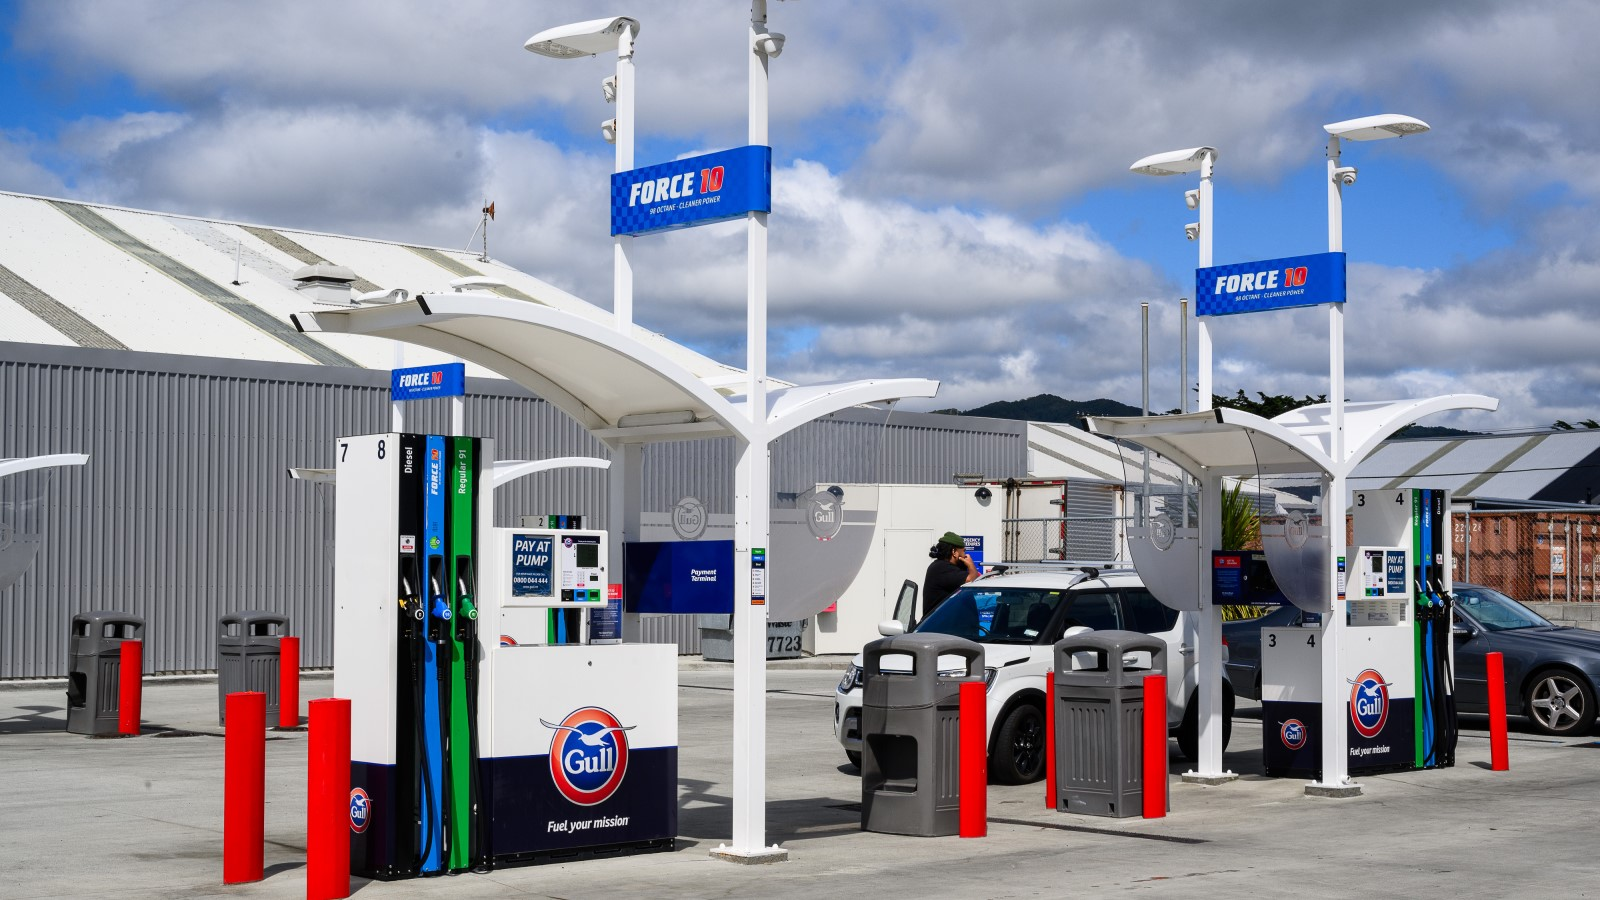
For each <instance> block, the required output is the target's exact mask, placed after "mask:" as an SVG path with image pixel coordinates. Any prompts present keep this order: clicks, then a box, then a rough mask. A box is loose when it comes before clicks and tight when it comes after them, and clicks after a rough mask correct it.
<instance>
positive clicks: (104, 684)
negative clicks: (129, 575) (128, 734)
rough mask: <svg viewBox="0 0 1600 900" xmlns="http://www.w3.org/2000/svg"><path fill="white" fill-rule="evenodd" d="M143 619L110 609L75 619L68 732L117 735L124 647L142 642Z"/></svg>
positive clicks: (68, 699) (73, 623)
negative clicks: (125, 643) (130, 643)
mask: <svg viewBox="0 0 1600 900" xmlns="http://www.w3.org/2000/svg"><path fill="white" fill-rule="evenodd" d="M143 636H144V619H142V618H140V617H139V616H134V615H129V614H128V613H121V612H114V611H111V610H97V611H95V612H86V613H78V614H77V615H75V616H73V617H72V636H71V637H70V638H69V639H68V644H69V646H68V648H67V655H68V656H69V657H70V660H71V662H70V665H71V666H72V668H71V670H70V671H69V672H68V673H67V731H68V733H70V734H95V735H99V734H116V733H117V717H118V715H119V713H120V712H121V699H122V697H121V678H122V644H123V642H124V641H133V640H141V639H143Z"/></svg>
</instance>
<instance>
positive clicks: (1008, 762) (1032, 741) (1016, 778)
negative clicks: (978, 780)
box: [989, 703, 1045, 784]
mask: <svg viewBox="0 0 1600 900" xmlns="http://www.w3.org/2000/svg"><path fill="white" fill-rule="evenodd" d="M1044 744H1045V733H1044V712H1043V711H1042V710H1040V709H1039V707H1037V706H1034V705H1033V704H1031V703H1022V704H1019V705H1017V706H1015V707H1013V708H1012V710H1011V712H1010V713H1008V714H1007V715H1006V718H1005V721H1004V722H1002V723H1000V729H999V730H998V731H997V732H995V739H994V753H992V754H991V755H990V756H989V780H990V781H993V782H994V783H995V784H1027V783H1028V782H1030V781H1038V780H1039V779H1040V778H1043V777H1044Z"/></svg>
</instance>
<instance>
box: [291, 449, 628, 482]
mask: <svg viewBox="0 0 1600 900" xmlns="http://www.w3.org/2000/svg"><path fill="white" fill-rule="evenodd" d="M569 468H583V469H609V468H611V460H609V459H600V458H598V457H594V456H556V457H552V458H550V459H498V460H495V462H494V464H493V465H492V466H491V467H490V469H489V482H490V484H492V485H494V486H495V487H500V486H502V485H506V484H510V483H511V482H513V481H516V480H517V479H518V478H523V477H525V476H528V475H532V474H534V473H535V472H548V471H550V470H551V469H569ZM289 477H290V478H293V479H295V480H296V481H309V482H313V483H318V484H333V483H334V482H335V481H336V480H337V478H336V476H335V474H334V470H333V469H309V468H291V469H289Z"/></svg>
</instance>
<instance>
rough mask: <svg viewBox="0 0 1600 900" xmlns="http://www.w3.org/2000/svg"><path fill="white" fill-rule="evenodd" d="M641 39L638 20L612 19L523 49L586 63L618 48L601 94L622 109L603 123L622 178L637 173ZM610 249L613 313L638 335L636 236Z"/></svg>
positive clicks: (544, 35)
mask: <svg viewBox="0 0 1600 900" xmlns="http://www.w3.org/2000/svg"><path fill="white" fill-rule="evenodd" d="M638 36H639V20H638V19H630V18H628V17H627V16H612V17H610V18H606V19H590V20H589V21H587V22H575V23H573V24H571V25H560V26H557V27H555V28H547V29H545V30H544V31H541V32H539V33H538V34H536V35H534V36H533V37H531V38H528V40H527V41H526V42H525V43H524V44H523V45H522V46H523V49H525V50H527V51H529V52H530V53H537V54H539V55H540V56H548V57H551V58H553V59H581V58H583V57H586V56H594V55H595V54H597V53H601V52H603V51H607V50H610V49H611V48H612V47H615V48H616V51H617V72H616V75H614V76H613V77H611V78H608V79H606V80H605V82H604V83H603V84H602V89H603V90H604V92H605V97H606V102H607V103H611V102H615V103H616V104H617V115H616V118H613V119H611V120H609V121H606V122H604V123H602V124H601V126H600V131H601V133H602V134H604V135H605V138H606V140H607V141H610V142H611V143H613V144H615V145H616V148H617V162H616V171H617V172H619V173H621V172H627V171H629V170H630V169H632V168H633V143H634V128H633V43H634V41H635V40H636V39H637V38H638ZM611 246H612V250H611V257H612V264H611V311H612V314H613V316H614V317H615V319H616V328H617V331H619V332H621V333H623V334H628V333H629V332H630V331H632V330H633V236H632V235H623V234H619V235H613V236H612V238H611Z"/></svg>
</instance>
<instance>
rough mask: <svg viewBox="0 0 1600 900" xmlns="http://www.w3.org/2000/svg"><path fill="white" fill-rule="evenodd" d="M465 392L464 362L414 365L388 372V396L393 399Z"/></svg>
mask: <svg viewBox="0 0 1600 900" xmlns="http://www.w3.org/2000/svg"><path fill="white" fill-rule="evenodd" d="M466 392H467V365H466V363H445V364H444V365H442V366H416V367H414V368H410V369H393V370H390V372H389V397H390V398H391V399H394V400H425V399H427V398H429V397H460V396H462V395H464V394H465V393H466Z"/></svg>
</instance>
